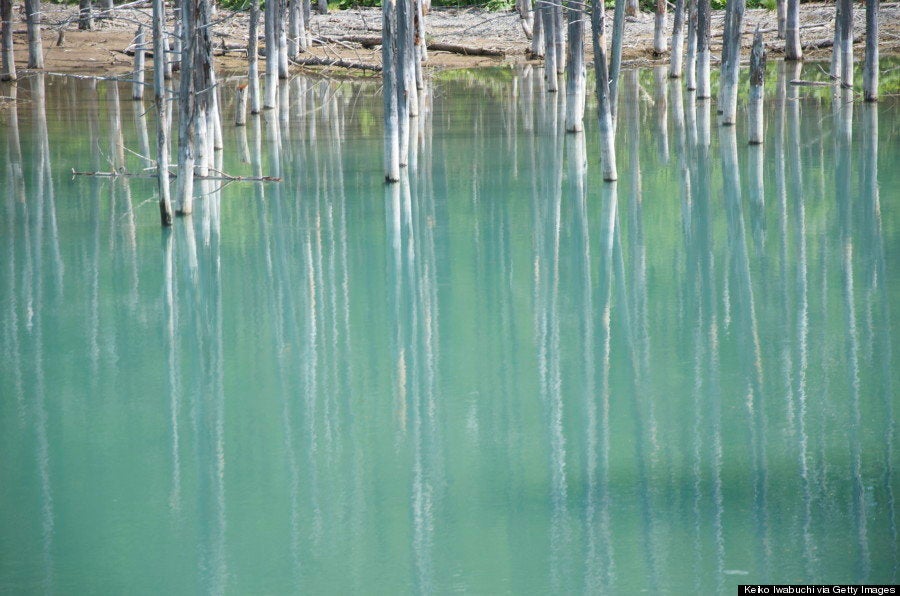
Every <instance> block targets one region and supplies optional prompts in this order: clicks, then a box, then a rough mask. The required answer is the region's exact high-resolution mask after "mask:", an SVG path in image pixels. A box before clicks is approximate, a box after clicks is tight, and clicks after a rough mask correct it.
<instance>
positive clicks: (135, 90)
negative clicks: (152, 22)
mask: <svg viewBox="0 0 900 596" xmlns="http://www.w3.org/2000/svg"><path fill="white" fill-rule="evenodd" d="M144 43H145V40H144V26H143V25H138V30H137V33H136V34H135V36H134V81H133V82H132V84H131V98H132V99H135V100H138V101H139V100H142V99H144V59H145V54H146V52H145V50H144ZM163 60H165V54H163Z"/></svg>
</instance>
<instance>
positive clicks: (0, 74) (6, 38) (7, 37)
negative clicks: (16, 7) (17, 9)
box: [0, 0, 16, 81]
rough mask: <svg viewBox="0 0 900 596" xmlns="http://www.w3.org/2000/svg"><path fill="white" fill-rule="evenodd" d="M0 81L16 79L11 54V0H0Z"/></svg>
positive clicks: (13, 58)
mask: <svg viewBox="0 0 900 596" xmlns="http://www.w3.org/2000/svg"><path fill="white" fill-rule="evenodd" d="M0 21H2V22H0V81H15V80H16V58H15V54H13V35H12V33H13V32H12V26H13V22H12V0H0Z"/></svg>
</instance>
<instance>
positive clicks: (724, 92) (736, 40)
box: [719, 0, 745, 125]
mask: <svg viewBox="0 0 900 596" xmlns="http://www.w3.org/2000/svg"><path fill="white" fill-rule="evenodd" d="M744 1H745V0H728V7H727V10H726V11H725V35H724V39H723V41H722V75H721V79H720V81H719V110H720V111H721V113H722V124H725V125H731V124H734V123H735V121H736V119H737V91H738V75H739V73H740V65H741V23H742V21H743V18H744Z"/></svg>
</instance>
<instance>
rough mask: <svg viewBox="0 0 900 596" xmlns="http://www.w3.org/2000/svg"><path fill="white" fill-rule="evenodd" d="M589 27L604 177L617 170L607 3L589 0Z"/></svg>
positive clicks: (615, 172)
mask: <svg viewBox="0 0 900 596" xmlns="http://www.w3.org/2000/svg"><path fill="white" fill-rule="evenodd" d="M591 27H592V29H593V31H592V37H593V42H594V74H595V76H596V79H597V81H596V85H597V104H598V105H597V118H598V119H599V121H600V168H601V170H602V173H603V179H604V180H615V179H617V178H618V177H619V175H618V173H617V171H616V129H615V126H614V125H613V118H612V109H611V106H610V93H609V73H608V71H607V67H606V64H607V58H606V6H605V3H604V1H603V0H591Z"/></svg>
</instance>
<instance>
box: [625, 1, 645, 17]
mask: <svg viewBox="0 0 900 596" xmlns="http://www.w3.org/2000/svg"><path fill="white" fill-rule="evenodd" d="M624 4H625V16H629V17H636V16H637V15H638V13H639V12H640V11H641V7H640V5H639V4H638V0H625V3H624Z"/></svg>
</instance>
